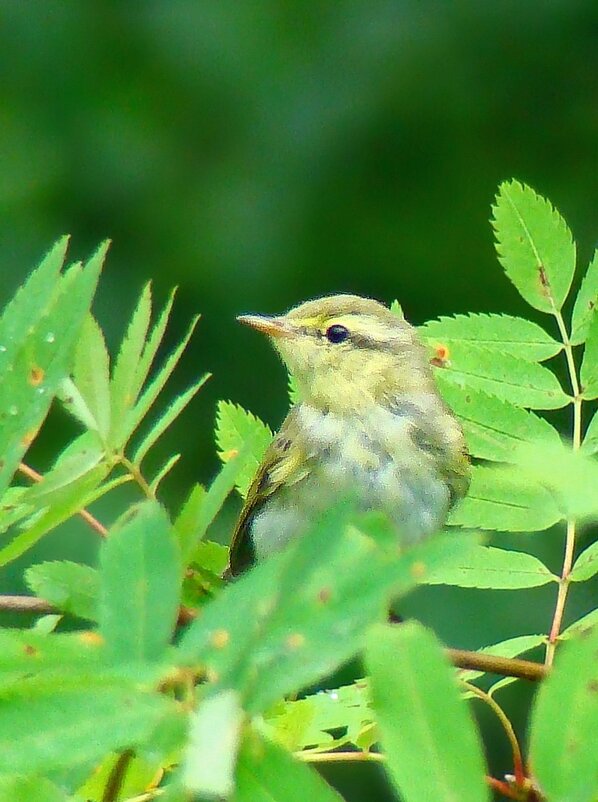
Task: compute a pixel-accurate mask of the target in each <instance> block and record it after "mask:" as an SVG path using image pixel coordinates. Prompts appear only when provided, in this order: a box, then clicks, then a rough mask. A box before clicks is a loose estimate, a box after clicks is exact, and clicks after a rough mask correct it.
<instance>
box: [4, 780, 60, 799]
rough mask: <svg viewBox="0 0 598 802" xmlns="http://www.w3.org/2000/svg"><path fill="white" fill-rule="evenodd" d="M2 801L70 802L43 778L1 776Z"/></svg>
mask: <svg viewBox="0 0 598 802" xmlns="http://www.w3.org/2000/svg"><path fill="white" fill-rule="evenodd" d="M0 799H4V800H6V802H8V801H9V800H10V802H69V799H70V800H72V797H67V796H66V794H65V793H64V791H62V790H61V789H60V788H58V786H56V785H54V783H51V782H50V781H49V780H46V779H44V778H43V777H25V776H23V775H20V776H19V775H14V774H12V775H0Z"/></svg>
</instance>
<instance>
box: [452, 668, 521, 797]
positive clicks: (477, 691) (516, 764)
mask: <svg viewBox="0 0 598 802" xmlns="http://www.w3.org/2000/svg"><path fill="white" fill-rule="evenodd" d="M463 685H464V687H465V688H466V689H467V690H468V691H469V692H470V693H473V695H474V696H477V697H478V698H479V699H481V700H482V701H483V702H485V703H486V704H487V705H488V706H489V707H490V708H491V709H492V710H493V712H494V713H495V715H496V717H497V718H498V720H499V721H500V723H501V724H502V728H503V729H504V731H505V733H506V736H507V738H508V739H509V743H510V744H511V751H512V753H513V774H514V775H515V782H516V783H517V785H518V786H520V787H523V786H524V785H525V770H524V767H523V756H522V754H521V748H520V747H519V741H518V740H517V736H516V735H515V730H514V729H513V725H512V724H511V722H510V721H509V719H508V717H507V715H506V713H505V711H504V710H503V709H502V707H501V706H500V705H499V704H498V702H497V701H496V700H495V699H493V698H492V697H491V696H490V694H488V693H486V691H483V690H482V689H481V688H478V687H477V685H472V684H471V683H470V682H464V683H463Z"/></svg>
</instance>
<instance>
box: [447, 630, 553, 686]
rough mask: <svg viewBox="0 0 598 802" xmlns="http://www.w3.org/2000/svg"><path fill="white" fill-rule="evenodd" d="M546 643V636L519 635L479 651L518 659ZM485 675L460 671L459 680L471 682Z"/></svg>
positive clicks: (466, 670) (470, 670)
mask: <svg viewBox="0 0 598 802" xmlns="http://www.w3.org/2000/svg"><path fill="white" fill-rule="evenodd" d="M545 643H546V635H518V636H517V637H515V638H508V639H507V640H503V641H500V643H493V644H492V645H491V646H484V647H483V648H482V649H478V650H477V651H479V652H481V654H489V655H495V656H497V657H518V656H519V655H521V654H525V652H529V651H530V650H531V649H535V648H536V647H537V646H542V645H543V644H545ZM485 673H486V672H485V671H474V670H473V669H459V679H462V680H463V681H464V682H471V680H474V679H477V678H478V677H482V676H484V674H485Z"/></svg>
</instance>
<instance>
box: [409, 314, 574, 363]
mask: <svg viewBox="0 0 598 802" xmlns="http://www.w3.org/2000/svg"><path fill="white" fill-rule="evenodd" d="M418 334H419V336H420V338H421V339H422V340H423V341H424V342H426V343H427V344H428V345H430V346H432V347H436V346H438V345H445V344H449V345H450V344H451V343H461V344H462V345H465V346H467V345H473V346H474V347H476V346H477V347H483V348H487V349H488V350H491V351H494V350H496V351H501V352H502V353H505V354H511V356H515V357H518V358H519V359H525V360H526V361H529V362H542V361H543V360H544V359H549V358H550V357H552V356H554V355H555V354H558V353H559V351H561V350H562V348H563V345H562V343H559V342H557V341H556V340H555V339H553V338H552V337H551V336H550V335H549V334H548V333H547V332H546V331H544V329H543V328H542V327H541V326H538V325H537V324H536V323H532V321H531V320H526V319H525V318H522V317H513V316H512V315H488V314H473V313H472V314H468V315H455V316H454V317H441V318H440V319H439V320H431V321H429V322H428V323H424V325H423V326H420V327H419V328H418ZM449 351H450V348H449Z"/></svg>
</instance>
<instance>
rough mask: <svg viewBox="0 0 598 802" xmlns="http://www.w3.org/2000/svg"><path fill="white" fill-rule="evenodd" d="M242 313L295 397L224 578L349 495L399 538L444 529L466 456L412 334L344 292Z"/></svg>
mask: <svg viewBox="0 0 598 802" xmlns="http://www.w3.org/2000/svg"><path fill="white" fill-rule="evenodd" d="M237 320H238V321H239V322H240V323H242V324H245V325H247V326H249V327H251V328H253V329H255V330H257V331H258V332H261V333H263V334H265V335H267V336H268V337H269V338H270V340H271V341H272V343H273V345H274V347H275V349H276V350H277V351H278V353H279V355H280V356H281V357H282V360H283V362H284V363H285V365H286V367H287V369H288V371H289V373H290V374H291V376H292V377H293V379H294V382H295V384H296V387H297V390H298V399H299V400H298V401H297V402H296V403H295V404H294V405H293V406H292V407H291V409H290V411H289V413H288V414H287V416H286V418H285V419H284V421H283V423H282V425H281V427H280V429H279V431H278V432H277V434H276V435H275V436H274V438H273V440H272V442H271V444H270V446H269V447H268V448H267V450H266V452H265V455H264V457H263V459H262V461H261V463H260V465H259V467H258V469H257V471H256V474H255V476H254V478H253V481H252V482H251V485H250V487H249V490H248V493H247V496H246V499H245V502H244V505H243V507H242V510H241V513H240V515H239V518H238V520H237V523H236V526H235V529H234V532H233V536H232V540H231V546H230V552H229V564H228V567H227V570H226V572H225V576H226V577H227V578H234V577H238V576H239V575H241V574H243V573H244V572H245V571H247V570H248V569H249V568H250V567H251V566H253V565H254V564H256V563H260V562H262V561H263V560H266V559H267V558H268V557H269V556H271V555H272V554H274V553H276V552H278V551H280V550H281V549H283V548H284V547H285V546H286V545H287V544H288V543H290V542H291V541H293V540H295V539H296V538H298V537H301V536H302V535H303V534H305V533H307V531H309V530H310V529H311V528H312V527H313V526H314V524H315V523H316V521H317V520H318V518H319V517H320V516H321V515H323V514H324V513H325V511H326V510H327V509H328V508H330V507H332V506H333V505H334V504H335V502H338V501H339V500H341V499H342V498H343V497H346V496H347V495H348V494H351V495H352V497H354V498H355V499H356V502H357V505H358V508H359V509H361V510H364V511H368V510H378V511H381V512H382V513H384V514H385V515H386V516H387V517H388V518H389V519H390V521H391V523H392V524H393V525H394V526H395V528H396V530H397V537H398V539H399V542H400V544H401V545H405V546H407V545H410V544H413V543H416V542H418V541H421V540H423V539H424V538H427V537H429V536H430V535H432V534H434V533H435V532H436V531H438V530H439V529H441V528H442V526H443V524H444V523H445V521H446V518H447V515H448V512H449V510H450V508H451V507H452V506H453V505H454V504H455V503H456V502H457V501H458V500H459V499H461V498H462V497H463V496H465V494H466V493H467V490H468V487H469V474H470V463H469V457H468V453H467V448H466V444H465V439H464V436H463V432H462V430H461V427H460V425H459V423H458V421H457V419H456V417H455V416H454V415H453V413H452V412H451V411H450V410H449V408H448V407H447V406H446V404H445V403H444V401H443V400H442V398H441V396H440V394H439V392H438V389H437V387H436V384H435V380H434V376H433V372H432V367H431V364H430V359H429V356H428V353H427V351H426V349H425V348H424V346H423V345H422V343H420V342H419V340H418V337H417V333H416V329H415V328H414V327H413V326H412V325H411V324H410V323H408V322H407V320H405V318H404V317H402V316H401V315H400V314H397V313H396V312H395V311H392V310H391V309H389V308H388V307H387V306H385V305H384V304H382V303H380V302H378V301H376V300H373V299H371V298H364V297H361V296H357V295H349V294H342V295H330V296H325V297H321V298H316V299H314V300H309V301H306V302H304V303H301V304H300V305H298V306H295V307H294V308H292V309H291V310H290V311H288V312H286V313H285V314H283V315H278V316H270V315H254V314H251V315H240V316H239V317H238V318H237Z"/></svg>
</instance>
